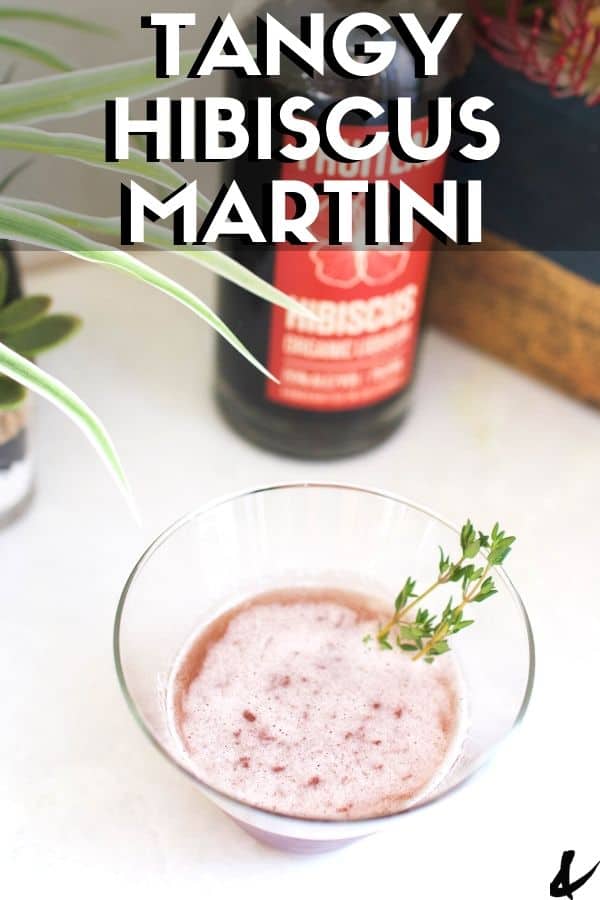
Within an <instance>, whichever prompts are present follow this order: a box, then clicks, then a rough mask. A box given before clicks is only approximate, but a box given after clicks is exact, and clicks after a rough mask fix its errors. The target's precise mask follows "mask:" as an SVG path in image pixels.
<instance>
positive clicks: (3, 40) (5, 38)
mask: <svg viewBox="0 0 600 900" xmlns="http://www.w3.org/2000/svg"><path fill="white" fill-rule="evenodd" d="M0 50H1V51H2V52H4V53H12V54H14V55H15V56H20V57H24V58H25V59H32V60H33V61H34V62H37V63H39V64H40V65H41V66H47V67H48V68H49V69H55V70H56V71H57V72H71V71H72V69H73V67H72V66H71V65H70V64H69V63H68V62H66V60H64V59H62V58H61V57H60V56H57V55H56V53H53V52H52V50H49V49H48V48H47V47H44V46H43V44H37V43H35V42H34V41H26V40H24V39H23V38H20V37H16V36H15V35H12V34H0Z"/></svg>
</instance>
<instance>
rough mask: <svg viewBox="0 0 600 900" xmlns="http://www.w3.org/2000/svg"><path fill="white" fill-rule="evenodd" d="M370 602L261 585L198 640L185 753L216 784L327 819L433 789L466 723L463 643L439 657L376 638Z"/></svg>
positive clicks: (179, 720)
mask: <svg viewBox="0 0 600 900" xmlns="http://www.w3.org/2000/svg"><path fill="white" fill-rule="evenodd" d="M377 620H378V616H377V613H376V612H375V611H374V609H373V604H372V601H369V599H368V598H366V597H364V596H361V595H359V594H356V593H353V592H349V591H340V590H337V589H330V588H327V589H325V588H324V589H320V588H293V589H287V590H284V591H273V592H271V593H269V594H264V595H261V596H259V597H257V598H255V599H254V600H252V601H249V602H248V603H245V604H243V605H242V606H239V607H236V608H234V609H233V610H230V611H229V612H227V613H226V614H225V615H223V616H221V617H220V618H218V619H216V620H214V621H213V622H212V623H211V624H210V625H209V626H208V627H207V628H206V629H204V630H203V631H202V632H201V633H200V634H199V635H198V636H196V637H195V638H194V639H193V640H192V641H191V642H190V643H189V644H188V646H187V648H186V650H185V651H184V652H183V653H182V655H181V656H180V659H179V661H178V663H177V666H176V669H175V672H174V677H173V678H172V686H171V691H170V704H171V713H172V721H173V724H174V730H175V731H176V734H177V738H178V740H179V742H180V744H181V747H182V751H183V752H184V754H185V756H186V757H187V761H188V765H190V766H191V767H192V768H193V770H194V771H195V772H196V773H197V775H198V776H199V777H200V778H201V779H202V780H203V781H205V782H206V783H207V784H209V785H211V786H212V787H215V788H217V789H219V790H222V791H224V792H225V793H227V794H229V795H232V796H234V797H235V798H237V799H239V800H242V801H243V802H246V803H249V804H252V805H254V806H259V807H262V808H266V809H269V810H272V811H276V812H280V813H286V814H289V815H293V816H301V817H310V818H317V819H354V818H365V817H371V816H379V815H386V814H389V813H393V812H397V811H399V810H400V809H402V808H404V807H406V806H409V805H412V804H413V803H414V802H415V801H416V800H417V799H419V798H420V797H422V796H423V795H424V794H426V793H428V792H429V791H431V790H432V789H433V787H434V785H436V784H438V783H439V782H440V780H441V779H442V778H443V777H444V776H445V775H446V774H447V772H448V770H449V768H450V767H451V766H452V764H453V762H454V761H455V759H456V757H457V755H458V752H459V750H460V746H461V744H462V734H463V728H464V726H463V720H464V715H463V701H462V681H461V677H460V672H459V669H458V666H457V664H456V661H455V659H454V656H453V654H448V655H447V656H445V657H442V658H440V659H438V660H436V661H435V663H434V664H433V665H427V664H425V663H423V662H418V663H415V662H413V661H412V660H411V659H410V656H409V655H407V654H404V653H401V652H394V653H391V652H389V651H388V652H386V651H383V650H381V649H380V648H379V647H378V646H377V645H376V644H365V643H364V642H363V640H362V639H363V637H364V635H365V634H366V633H367V632H368V631H369V630H371V631H373V630H374V629H375V627H376V625H377Z"/></svg>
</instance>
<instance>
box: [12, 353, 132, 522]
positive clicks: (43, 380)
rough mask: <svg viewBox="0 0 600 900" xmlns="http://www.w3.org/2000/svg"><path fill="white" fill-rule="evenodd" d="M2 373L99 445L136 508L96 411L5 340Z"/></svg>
mask: <svg viewBox="0 0 600 900" xmlns="http://www.w3.org/2000/svg"><path fill="white" fill-rule="evenodd" d="M0 374H3V375H6V376H8V377H9V378H13V379H14V380H15V381H17V382H18V383H19V384H21V385H22V386H23V387H25V388H28V389H29V390H31V391H33V392H34V393H36V394H39V395H40V396H41V397H44V398H45V399H46V400H49V401H50V403H53V404H54V405H55V406H56V407H58V409H60V410H61V412H63V413H64V414H65V415H67V416H69V418H70V419H72V420H73V421H74V422H75V424H76V425H77V426H78V427H79V428H80V429H81V430H82V431H83V433H84V434H85V436H86V437H87V438H88V440H89V441H90V442H91V444H92V445H93V446H94V447H95V449H96V450H97V452H98V453H99V455H100V458H101V459H102V461H103V462H104V463H105V465H106V466H107V468H108V470H109V472H110V473H111V475H112V476H113V478H114V479H115V481H116V482H117V484H118V485H119V487H120V489H121V491H122V492H123V494H124V495H125V497H126V499H127V501H128V502H129V504H130V506H131V508H132V510H134V511H135V506H134V504H133V498H132V494H131V490H130V488H129V485H128V483H127V479H126V477H125V473H124V471H123V467H122V465H121V463H120V460H119V457H118V456H117V452H116V450H115V448H114V445H113V443H112V441H111V439H110V437H109V435H108V432H107V431H106V429H105V427H104V425H103V424H102V422H101V421H100V419H99V418H98V417H97V416H96V414H95V413H93V412H92V410H91V409H90V408H89V407H88V406H86V404H85V403H84V402H83V401H82V400H81V399H80V398H79V397H78V396H77V395H76V394H75V393H74V392H73V391H72V390H70V388H68V387H67V386H66V385H65V384H63V383H62V382H60V381H59V380H58V379H57V378H54V377H53V376H52V375H49V374H48V373H47V372H44V371H43V370H42V369H40V368H39V367H38V366H36V364H35V363H33V362H31V361H30V360H28V359H26V358H25V357H23V356H20V355H19V354H18V353H15V352H14V350H11V348H10V347H7V346H6V345H4V344H2V343H0Z"/></svg>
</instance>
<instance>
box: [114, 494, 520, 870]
mask: <svg viewBox="0 0 600 900" xmlns="http://www.w3.org/2000/svg"><path fill="white" fill-rule="evenodd" d="M439 546H442V547H443V548H444V549H445V550H446V551H447V552H451V551H455V550H456V548H457V547H458V546H459V545H458V532H457V530H456V529H455V528H453V527H452V526H451V525H449V524H448V523H446V522H444V521H443V520H442V519H441V518H439V517H438V516H436V515H435V514H433V513H431V512H429V511H428V510H426V509H423V508H422V507H419V506H417V505H416V504H414V503H411V502H409V501H408V500H403V499H401V498H399V497H394V496H391V495H388V494H385V493H381V492H378V491H374V490H367V489H362V488H358V487H352V486H349V485H340V484H306V483H302V484H286V485H273V486H269V487H262V488H258V489H256V490H251V491H248V492H244V493H241V494H236V495H234V496H230V497H226V498H224V499H221V500H217V501H216V502H214V503H211V504H209V505H208V506H205V507H203V508H202V509H200V510H197V511H195V512H192V513H190V514H189V515H187V516H185V517H184V518H183V519H180V520H179V521H178V522H176V523H175V524H174V525H172V526H171V527H170V528H169V529H167V531H165V532H163V534H161V535H160V537H158V538H157V539H156V540H155V541H154V543H152V544H151V545H150V547H148V549H147V550H146V552H145V553H144V554H143V556H142V557H141V559H140V560H139V562H138V563H137V565H136V566H135V568H134V569H133V571H132V573H131V575H130V576H129V578H128V579H127V583H126V585H125V588H124V590H123V593H122V596H121V600H120V602H119V606H118V610H117V616H116V621H115V632H114V649H115V661H116V667H117V673H118V677H119V681H120V684H121V687H122V689H123V693H124V694H125V698H126V700H127V703H128V705H129V708H130V710H131V712H132V714H133V716H134V718H135V719H136V720H137V722H138V723H139V724H140V726H141V727H142V730H143V731H144V732H145V734H146V735H147V736H148V737H149V738H150V740H151V741H152V742H153V744H154V745H155V746H156V747H157V748H158V749H159V750H160V751H161V752H162V753H163V755H164V756H165V757H166V758H167V759H168V760H169V761H170V762H171V763H172V764H173V765H175V766H177V767H178V768H179V769H180V770H181V771H182V772H184V773H185V774H186V775H187V776H189V778H190V781H191V784H193V785H195V786H196V787H197V788H199V789H200V790H201V791H202V792H203V793H204V794H205V795H207V796H208V797H210V799H211V800H213V801H214V802H215V803H216V804H217V805H218V806H219V807H221V809H223V810H224V811H225V812H226V813H228V814H229V815H230V816H232V817H233V818H234V819H235V820H236V821H237V822H238V823H239V824H240V825H241V826H242V827H243V828H244V829H246V830H247V831H249V832H250V833H251V834H253V835H254V836H255V837H257V838H258V839H260V840H262V841H264V842H266V843H269V844H271V845H274V846H278V847H281V848H283V849H288V850H295V851H303V852H311V851H313V852H315V851H321V850H328V849H334V848H335V847H337V846H340V845H342V844H345V843H347V842H349V841H351V840H354V839H356V838H358V837H363V836H365V835H367V834H371V833H373V832H375V831H378V830H380V829H381V828H383V827H387V826H389V825H392V824H393V823H394V822H397V821H398V820H399V819H400V817H401V816H405V815H407V814H408V813H410V812H411V811H412V810H415V809H418V808H420V807H422V806H425V805H427V804H431V803H433V802H435V801H439V800H440V799H441V798H443V797H444V796H446V795H447V794H448V793H449V792H450V791H453V790H456V789H457V788H458V787H459V786H460V785H463V784H464V783H465V782H467V781H468V780H469V778H470V777H471V776H472V775H473V774H474V772H476V771H477V770H478V769H479V768H480V767H481V766H482V764H483V763H484V762H486V761H487V760H488V759H489V757H490V756H491V755H492V753H493V752H494V751H495V750H496V748H497V747H498V745H499V744H500V743H501V742H502V741H503V739H504V738H505V737H506V736H507V735H508V734H510V733H511V732H512V730H513V729H514V727H515V726H516V725H517V724H518V723H519V722H520V721H521V719H522V718H523V716H524V714H525V710H526V708H527V705H528V702H529V697H530V695H531V689H532V684H533V671H534V646H533V638H532V633H531V628H530V625H529V620H528V618H527V614H526V611H525V609H524V607H523V604H522V602H521V600H520V598H519V595H518V594H517V592H516V590H515V588H514V587H513V585H512V583H511V582H510V580H509V578H508V576H507V575H506V574H505V572H504V571H503V570H502V569H496V570H495V576H494V577H495V581H496V586H497V588H498V594H497V595H496V596H495V597H493V598H492V599H490V600H489V601H487V602H486V603H483V604H478V605H477V608H476V610H475V616H474V618H476V624H475V625H474V626H473V627H472V628H470V629H466V630H465V631H464V632H461V633H460V634H459V635H457V636H456V638H455V639H454V642H453V651H452V652H453V653H455V654H456V655H457V656H456V658H457V661H458V662H459V665H460V668H461V670H462V675H463V678H464V685H465V694H466V705H467V717H468V719H467V730H466V737H465V740H464V743H463V745H462V747H461V751H460V753H459V756H458V758H457V759H456V761H455V763H454V765H453V766H452V767H451V769H450V770H449V771H448V772H447V774H446V775H445V776H444V777H443V778H442V780H441V781H439V782H438V783H436V785H435V787H434V788H433V789H432V790H431V792H430V793H429V794H427V796H425V797H421V798H420V799H418V800H417V801H416V802H415V803H414V804H413V805H412V806H409V807H408V808H405V809H403V810H402V811H401V812H398V813H395V814H392V815H386V816H380V817H377V818H368V819H358V820H352V821H330V820H316V819H307V818H300V817H294V816H290V815H281V814H278V813H273V812H270V811H269V810H267V809H261V808H258V807H255V806H251V805H249V804H247V803H244V802H242V801H240V800H238V799H236V798H235V797H234V796H229V795H227V794H225V793H223V792H222V791H220V790H217V789H216V788H214V787H212V786H211V785H210V784H207V783H205V782H204V781H202V780H201V778H199V777H198V775H197V774H196V773H195V772H194V770H193V768H192V766H191V763H190V761H189V759H187V757H186V756H185V754H184V753H183V751H182V749H181V744H180V742H179V740H178V738H177V735H176V734H175V729H174V727H173V725H172V722H171V717H170V715H169V704H168V702H167V699H168V690H169V681H170V678H171V676H172V673H173V666H174V663H175V661H176V659H177V657H178V655H179V654H180V651H181V649H182V647H183V646H184V644H185V643H186V642H187V641H188V640H189V638H190V636H191V635H192V634H193V633H195V632H197V631H198V629H199V628H201V627H202V626H203V624H207V623H208V622H209V621H211V620H212V619H214V618H216V617H217V616H218V615H220V614H222V613H223V612H224V611H225V610H226V609H228V608H230V607H232V606H235V605H237V604H238V603H239V602H240V601H242V600H244V599H246V598H248V597H252V596H255V595H257V594H259V593H261V592H263V591H265V590H272V589H277V588H289V587H292V586H294V585H303V586H310V585H313V586H315V587H340V588H346V589H348V588H349V587H350V588H352V589H353V590H357V591H360V592H361V593H364V594H371V595H373V596H377V597H382V596H383V597H389V598H390V606H391V604H392V602H393V598H394V597H395V596H396V594H397V593H398V589H399V587H400V586H401V585H402V584H403V583H404V581H405V579H406V577H407V575H411V576H413V577H415V578H416V579H417V583H418V584H424V585H426V584H428V583H430V582H431V581H432V580H433V579H432V576H434V577H435V567H436V560H437V558H438V554H439V550H438V548H439ZM481 561H482V560H480V562H481ZM440 593H441V596H440V598H439V602H440V603H442V604H443V603H444V602H445V600H446V599H447V597H445V596H444V593H443V589H441V590H440ZM431 605H432V607H433V605H434V604H433V603H432V604H431ZM378 652H379V651H378ZM381 652H383V651H381ZM398 652H400V651H398ZM415 665H417V663H415ZM418 665H424V663H418ZM434 665H435V663H434Z"/></svg>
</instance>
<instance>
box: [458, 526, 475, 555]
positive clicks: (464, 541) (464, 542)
mask: <svg viewBox="0 0 600 900" xmlns="http://www.w3.org/2000/svg"><path fill="white" fill-rule="evenodd" d="M474 539H475V529H474V528H473V523H472V522H471V520H470V519H467V521H466V522H465V524H464V525H463V527H462V529H461V532H460V546H461V548H462V551H463V553H464V551H465V549H466V548H467V547H468V545H469V544H470V543H471V541H473V540H474Z"/></svg>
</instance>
